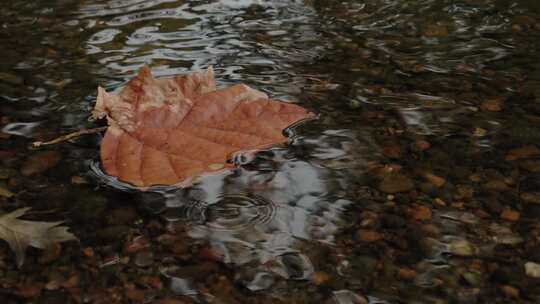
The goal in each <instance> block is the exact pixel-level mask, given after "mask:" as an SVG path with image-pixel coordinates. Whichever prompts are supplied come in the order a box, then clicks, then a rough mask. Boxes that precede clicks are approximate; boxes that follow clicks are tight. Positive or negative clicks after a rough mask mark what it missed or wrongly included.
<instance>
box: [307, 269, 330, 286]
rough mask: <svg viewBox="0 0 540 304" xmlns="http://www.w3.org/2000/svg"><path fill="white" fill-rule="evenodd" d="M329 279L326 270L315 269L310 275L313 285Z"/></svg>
mask: <svg viewBox="0 0 540 304" xmlns="http://www.w3.org/2000/svg"><path fill="white" fill-rule="evenodd" d="M328 280H330V276H329V275H328V274H327V273H326V272H322V271H316V272H314V273H313V274H312V275H311V281H312V282H313V283H314V284H315V285H322V284H324V283H326V282H328Z"/></svg>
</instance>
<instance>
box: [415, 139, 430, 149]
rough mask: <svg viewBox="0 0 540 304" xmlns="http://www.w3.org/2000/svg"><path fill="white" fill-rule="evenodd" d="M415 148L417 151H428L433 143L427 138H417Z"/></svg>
mask: <svg viewBox="0 0 540 304" xmlns="http://www.w3.org/2000/svg"><path fill="white" fill-rule="evenodd" d="M413 148H414V149H415V150H416V151H420V152H422V151H426V150H427V149H429V148H431V144H430V143H429V142H428V141H425V140H417V141H415V142H414V146H413Z"/></svg>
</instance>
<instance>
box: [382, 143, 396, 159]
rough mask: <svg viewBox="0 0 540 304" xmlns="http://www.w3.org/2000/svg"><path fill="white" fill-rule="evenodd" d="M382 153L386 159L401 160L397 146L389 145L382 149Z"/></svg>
mask: <svg viewBox="0 0 540 304" xmlns="http://www.w3.org/2000/svg"><path fill="white" fill-rule="evenodd" d="M382 153H383V154H384V156H386V157H388V158H394V159H398V158H401V147H400V146H399V145H395V144H390V145H388V146H385V147H384V148H383V150H382Z"/></svg>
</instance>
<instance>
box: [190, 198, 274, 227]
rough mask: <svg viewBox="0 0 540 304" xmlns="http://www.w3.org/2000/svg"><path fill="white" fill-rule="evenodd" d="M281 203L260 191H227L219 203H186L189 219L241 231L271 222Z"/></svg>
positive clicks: (205, 225) (201, 223) (205, 224)
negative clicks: (255, 193) (267, 197)
mask: <svg viewBox="0 0 540 304" xmlns="http://www.w3.org/2000/svg"><path fill="white" fill-rule="evenodd" d="M276 208H277V206H276V205H275V204H274V203H273V202H272V201H269V200H265V199H264V198H262V197H260V196H256V195H245V194H234V195H231V194H227V195H224V196H223V197H221V199H220V200H219V201H218V202H217V203H213V204H206V203H205V202H201V201H193V202H191V203H189V204H188V206H187V207H186V216H187V219H188V220H190V221H192V222H193V223H197V224H200V225H204V228H203V229H208V230H212V231H229V232H237V231H241V230H245V229H248V228H250V227H253V226H255V225H263V224H265V223H268V222H270V221H271V220H272V219H273V218H274V216H275V214H276Z"/></svg>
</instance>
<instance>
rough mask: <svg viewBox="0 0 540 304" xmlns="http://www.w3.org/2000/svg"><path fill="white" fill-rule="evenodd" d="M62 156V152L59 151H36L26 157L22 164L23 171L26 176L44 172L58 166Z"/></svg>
mask: <svg viewBox="0 0 540 304" xmlns="http://www.w3.org/2000/svg"><path fill="white" fill-rule="evenodd" d="M61 158H62V156H61V154H60V153H59V152H57V151H44V152H39V153H36V154H34V155H32V156H30V157H29V158H28V159H26V161H25V162H24V163H23V165H22V168H21V173H22V175H24V176H31V175H35V174H39V173H43V172H45V171H47V170H49V169H51V168H54V167H56V165H57V164H58V162H60V159H61Z"/></svg>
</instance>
